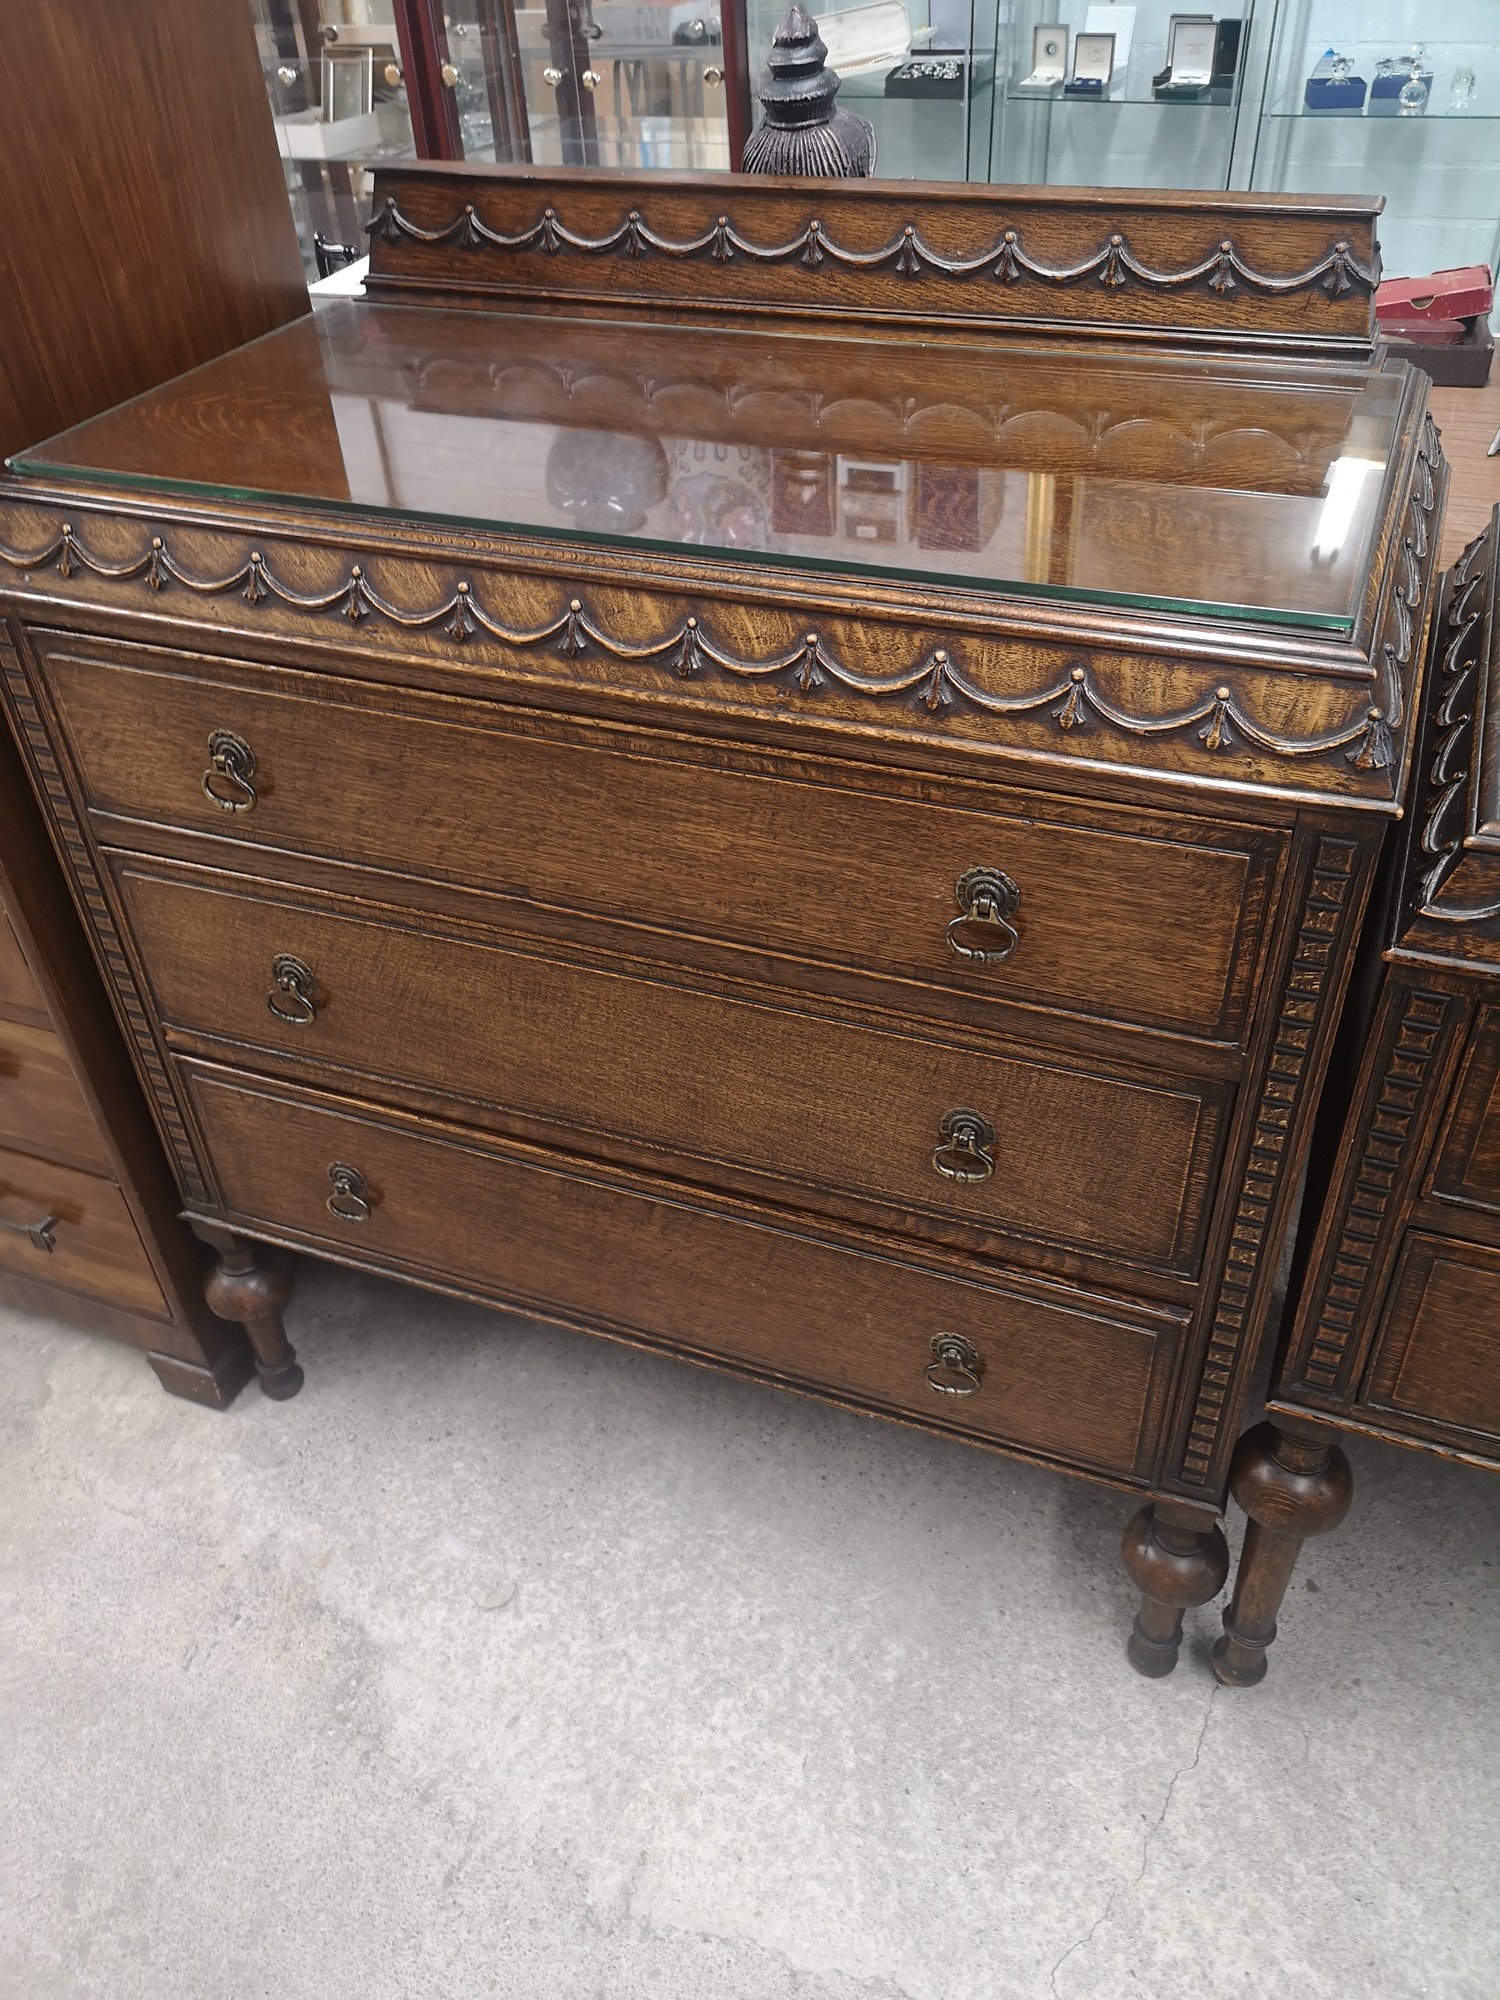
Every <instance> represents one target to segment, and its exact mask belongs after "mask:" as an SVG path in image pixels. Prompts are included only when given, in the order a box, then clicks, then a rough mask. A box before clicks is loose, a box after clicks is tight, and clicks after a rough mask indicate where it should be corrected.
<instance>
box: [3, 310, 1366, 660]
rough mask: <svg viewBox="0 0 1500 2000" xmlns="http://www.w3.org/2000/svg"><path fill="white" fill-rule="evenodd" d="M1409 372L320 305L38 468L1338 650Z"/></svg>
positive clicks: (23, 468) (44, 457) (31, 463)
mask: <svg viewBox="0 0 1500 2000" xmlns="http://www.w3.org/2000/svg"><path fill="white" fill-rule="evenodd" d="M1400 393H1401V378H1400V376H1399V375H1393V374H1381V373H1377V372H1374V371H1371V370H1369V369H1364V368H1359V367H1355V366H1349V367H1342V366H1327V365H1325V366H1324V367H1321V368H1315V369H1311V370H1309V369H1306V368H1298V367H1297V366H1296V365H1295V364H1287V363H1278V362H1254V363H1251V362H1243V361H1239V362H1234V361H1224V360H1216V359H1211V358H1206V357H1203V356H1185V355H1165V354H1164V355H1161V356H1152V357H1144V358H1142V357H1121V356H1118V355H1114V356H1111V355H1105V354H1087V355H1085V354H1080V353H1078V352H1077V351H1073V352H1071V353H1059V352H1057V351H1056V350H1051V351H1049V350H1044V349H1041V348H1028V349H1017V348H1013V347H1011V348H1007V347H1002V346H998V345H996V344H995V343H993V342H985V341H983V340H981V339H979V338H977V337H975V338H972V339H970V338H962V339H959V338H954V337H952V336H948V337H946V338H944V339H942V340H923V339H921V338H920V337H915V336H911V335H903V336H901V337H896V336H890V337H882V338H879V339H877V338H874V337H871V336H868V335H867V336H865V337H863V338H861V337H858V336H856V335H850V334H840V333H836V332H816V333H812V332H808V331H806V330H797V331H788V332H780V331H775V330H772V331H762V330H747V329H745V328H743V327H738V328H730V327H726V326H722V325H707V326H703V325H694V324H683V323H681V322H679V323H677V324H674V325H671V326H667V325H658V324H652V323H644V322H641V321H633V322H629V323H626V322H621V321H607V320H599V319H566V318H547V317H540V316H538V317H532V316H527V315H522V314H519V313H474V312H450V311H446V310H428V309H426V308H415V307H397V306H379V305H372V304H362V303H356V302H353V301H350V302H345V303H339V304H337V305H333V306H330V307H329V308H328V309H326V310H325V311H322V312H320V313H318V314H316V315H314V316H310V317H309V318H307V319H303V320H299V321H297V322H296V323H295V324H293V325H291V326H288V327H283V328H282V329H281V330H280V331H279V332H277V333H273V334H268V335H267V336H266V337H265V338H264V339H262V340H259V341H256V342H254V343H253V344H252V345H250V346H248V347H243V348H241V349H239V350H238V351H237V352H236V353H234V354H230V355H226V356H225V357H224V358H223V359H222V360H219V361H213V362H210V363H208V364H207V365H206V366H205V367H202V368H199V369H196V370H194V371H193V373H191V374H189V375H184V376H181V377H179V379H178V380H177V381H175V382H171V383H168V384H167V385H166V386H165V387H163V388H160V389H157V390H153V391H152V392H151V393H150V394H149V395H146V396H142V397H140V398H138V399H137V400H136V401H135V402H132V403H126V404H123V405H122V406H121V407H120V408H119V409H117V410H112V411H110V412H108V413H107V414H106V415H104V416H102V417H96V418H94V419H93V420H92V421H90V422H88V423H85V424H80V425H79V426H78V427H77V428H76V429H74V430H71V431H68V432H66V433H64V435H63V436H61V437H57V438H53V439H51V440H50V441H49V442H48V443H46V444H42V445H37V446H36V447H34V448H33V449H32V450H30V451H27V452H23V453H22V454H21V455H20V456H19V457H18V458H17V459H15V460H14V461H13V468H14V470H16V471H17V472H20V473H38V474H41V473H46V474H50V475H54V476H56V475H61V476H63V477H65V478H66V477H83V476H102V477H104V478H106V479H108V480H110V481H111V482H118V483H124V484H127V485H132V486H138V487H144V488H149V489H153V490H162V491H173V492H179V491H181V492H194V493H202V492H203V491H205V490H207V491H209V492H212V493H215V494H218V495H222V496H225V497H228V498H231V499H235V498H252V499H260V498H269V499H280V500H286V501H292V502H296V503H299V504H310V505H313V506H317V507H328V508H333V509H362V510H370V509H376V510H380V511H384V512H390V513H397V514H403V515H418V516H424V517H427V518H430V519H434V520H444V521H450V522H461V523H463V524H464V525H466V526H471V527H477V528H494V529H509V530H520V531H522V532H524V533H539V534H543V535H559V536H569V537H573V538H580V537H581V538H593V539H596V540H599V541H603V542H609V543H616V544H619V543H636V544H640V545H649V546H651V547H653V548H680V547H693V548H698V549H709V550H717V551H721V552H723V553H725V554H731V555H734V556H737V557H740V558H744V559H748V560H763V561H766V562H770V563H776V564H782V565H794V566H801V567H818V568H840V569H845V570H853V571H856V572H859V573H862V574H866V575H876V576H879V575H886V576H902V577H912V578H923V577H931V578H936V579H943V580H951V581H953V582H955V583H962V584H965V585H969V586H977V587H985V588H992V589H1003V590H1007V591H1019V592H1023V593H1025V594H1029V595H1041V596H1049V597H1065V598H1078V597H1084V598H1088V599H1091V600H1095V601H1104V602H1107V603H1115V604H1129V605H1137V606H1147V607H1156V608H1163V609H1168V610H1173V609H1182V610H1193V611H1198V612H1207V613H1210V614H1217V615H1222V616H1240V617H1243V616H1246V615H1249V616H1253V617H1257V618H1266V617H1270V618H1274V619H1280V620H1283V621H1290V622H1293V623H1296V624H1300V625H1312V626H1316V627H1320V628H1323V629H1333V630H1343V629H1347V628H1348V626H1349V624H1350V622H1351V617H1352V613H1353V610H1354V606H1355V604H1356V601H1357V598H1358V593H1359V588H1360V584H1361V582H1362V579H1363V574H1364V569H1365V564H1366V562H1367V560H1368V551H1369V548H1370V544H1371V539H1372V535H1373V531H1374V525H1375V522H1376V519H1377V516H1378V514H1379V511H1380V500H1381V494H1382V489H1383V486H1384V476H1385V473H1386V470H1387V461H1388V459H1389V455H1390V451H1391V447H1392V440H1393V437H1394V433H1395V425H1396V420H1397V407H1398V403H1399V399H1400Z"/></svg>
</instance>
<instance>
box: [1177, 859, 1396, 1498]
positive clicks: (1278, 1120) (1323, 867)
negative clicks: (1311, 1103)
mask: <svg viewBox="0 0 1500 2000" xmlns="http://www.w3.org/2000/svg"><path fill="white" fill-rule="evenodd" d="M1359 854H1360V849H1359V847H1358V845H1357V844H1356V843H1355V842H1353V841H1349V840H1340V839H1336V838H1334V837H1333V836H1331V835H1325V836H1323V837H1322V838H1320V839H1319V841H1318V844H1317V848H1316V851H1315V853H1314V856H1313V861H1312V867H1311V872H1310V879H1309V881H1308V885H1307V891H1306V895H1305V898H1304V901H1303V905H1302V912H1301V919H1300V922H1299V925H1298V930H1297V939H1296V944H1295V946H1294V948H1293V952H1292V961H1291V966H1290V968H1289V970H1288V973H1287V977H1286V983H1285V985H1284V986H1283V988H1282V993H1281V1004H1280V1008H1279V1011H1278V1014H1277V1020H1276V1028H1275V1032H1274V1034H1273V1036H1272V1042H1271V1048H1270V1052H1269V1054H1268V1056H1267V1060H1266V1067H1265V1077H1264V1081H1263V1083H1262V1085H1261V1094H1260V1101H1259V1103H1258V1104H1257V1106H1256V1111H1255V1125H1254V1129H1253V1132H1252V1134H1251V1139H1250V1150H1249V1154H1248V1157H1247V1159H1246V1161H1245V1167H1244V1172H1243V1175H1242V1177H1241V1181H1240V1188H1239V1193H1238V1196H1237V1198H1236V1201H1235V1209H1234V1219H1233V1222H1232V1224H1231V1227H1230V1232H1229V1245H1228V1250H1227V1253H1226V1256H1225V1267H1224V1276H1223V1278H1222V1280H1221V1281H1220V1285H1219V1294H1218V1297H1217V1299H1216V1300H1215V1302H1214V1315H1213V1321H1212V1324H1211V1326H1210V1328H1209V1337H1208V1349H1207V1352H1206V1354H1205V1355H1204V1359H1203V1367H1202V1370H1201V1372H1200V1375H1199V1386H1198V1394H1197V1399H1196V1401H1195V1403H1194V1407H1193V1413H1192V1417H1191V1420H1190V1422H1189V1425H1188V1435H1187V1441H1186V1443H1185V1444H1184V1446H1183V1451H1182V1458H1181V1463H1180V1465H1179V1467H1178V1474H1179V1476H1180V1477H1181V1479H1182V1480H1183V1481H1184V1482H1185V1483H1186V1484H1188V1485H1190V1486H1207V1485H1208V1484H1209V1483H1210V1481H1211V1478H1212V1475H1213V1467H1214V1461H1215V1458H1216V1457H1217V1455H1218V1452H1219V1448H1220V1445H1221V1443H1222V1441H1223V1429H1224V1420H1225V1417H1226V1414H1227V1413H1228V1410H1229V1407H1230V1402H1231V1391H1232V1389H1233V1385H1234V1377H1235V1370H1236V1365H1237V1363H1238V1361H1239V1358H1240V1351H1241V1348H1242V1346H1243V1344H1244V1340H1245V1334H1246V1329H1247V1325H1248V1322H1249V1318H1250V1311H1251V1305H1252V1299H1253V1294H1254V1291H1255V1285H1256V1280H1257V1278H1258V1276H1259V1275H1260V1272H1261V1267H1262V1262H1263V1259H1264V1257H1265V1254H1266V1252H1267V1250H1268V1248H1274V1245H1272V1244H1271V1243H1270V1240H1269V1231H1270V1226H1271V1218H1272V1213H1273V1211H1274V1209H1275V1206H1276V1200H1277V1196H1278V1194H1279V1192H1280V1189H1281V1186H1282V1183H1283V1181H1284V1179H1285V1177H1286V1171H1287V1158H1288V1153H1289V1151H1290V1148H1291V1144H1292V1135H1293V1133H1294V1131H1295V1129H1296V1126H1297V1122H1298V1115H1299V1112H1300V1110H1301V1106H1302V1101H1303V1098H1304V1096H1305V1094H1306V1091H1307V1083H1308V1075H1309V1072H1310V1069H1311V1066H1312V1057H1313V1050H1314V1046H1315V1044H1316V1042H1317V1039H1318V1031H1319V1027H1320V1025H1321V1022H1322V1019H1323V1016H1324V1014H1325V1011H1326V1008H1327V1002H1328V990H1329V977H1330V972H1331V969H1332V967H1333V965H1334V962H1335V959H1336V950H1335V947H1336V945H1337V943H1338V939H1339V933H1340V930H1341V928H1342V926H1343V923H1344V918H1345V911H1346V908H1347V905H1348V901H1349V892H1350V889H1351V887H1352V886H1353V883H1354V880H1355V867H1356V863H1357V861H1358V858H1359Z"/></svg>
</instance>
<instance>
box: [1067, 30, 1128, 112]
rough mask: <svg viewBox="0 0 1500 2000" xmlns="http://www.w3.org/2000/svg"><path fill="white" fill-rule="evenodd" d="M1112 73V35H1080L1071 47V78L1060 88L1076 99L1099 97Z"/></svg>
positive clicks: (1106, 88) (1107, 85)
mask: <svg viewBox="0 0 1500 2000" xmlns="http://www.w3.org/2000/svg"><path fill="white" fill-rule="evenodd" d="M1114 71H1115V38H1114V36H1113V35H1080V36H1079V37H1078V38H1077V40H1076V41H1075V42H1074V44H1073V74H1072V76H1071V77H1070V78H1069V79H1068V81H1067V82H1066V83H1065V84H1064V85H1063V89H1064V91H1065V92H1066V93H1067V94H1068V95H1070V96H1075V97H1102V96H1103V95H1104V93H1105V91H1106V90H1108V88H1109V80H1110V78H1111V77H1112V76H1113V75H1114Z"/></svg>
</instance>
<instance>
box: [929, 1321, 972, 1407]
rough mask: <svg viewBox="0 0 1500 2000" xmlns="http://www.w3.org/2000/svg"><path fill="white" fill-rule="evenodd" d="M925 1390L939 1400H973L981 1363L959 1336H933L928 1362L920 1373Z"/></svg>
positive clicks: (965, 1341)
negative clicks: (961, 1397) (924, 1376)
mask: <svg viewBox="0 0 1500 2000" xmlns="http://www.w3.org/2000/svg"><path fill="white" fill-rule="evenodd" d="M923 1372H924V1374H925V1375H926V1377H927V1386H928V1388H929V1389H934V1390H936V1392H937V1393H938V1395H940V1396H977V1395H978V1394H979V1390H980V1386H981V1384H980V1378H981V1376H982V1375H983V1374H984V1363H983V1362H982V1361H981V1360H980V1358H979V1349H978V1348H977V1347H976V1346H975V1345H974V1343H973V1341H972V1340H968V1339H966V1338H965V1337H964V1335H963V1334H961V1333H935V1334H934V1335H933V1336H932V1359H931V1360H930V1361H929V1362H928V1364H927V1366H926V1368H925V1370H924V1371H923Z"/></svg>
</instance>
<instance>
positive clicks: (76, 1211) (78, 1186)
mask: <svg viewBox="0 0 1500 2000" xmlns="http://www.w3.org/2000/svg"><path fill="white" fill-rule="evenodd" d="M0 1270H5V1271H10V1272H12V1273H13V1274H14V1275H15V1276H16V1277H18V1278H31V1279H33V1280H35V1281H36V1282H37V1283H40V1284H47V1285H59V1286H61V1287H62V1289H63V1290H64V1291H69V1292H83V1293H85V1294H86V1295H87V1296H88V1297H89V1298H94V1299H103V1300H104V1301H105V1302H106V1303H107V1304H109V1305H114V1306H121V1307H123V1308H124V1309H125V1310H126V1311H127V1312H140V1313H152V1314H156V1315H158V1316H160V1317H163V1318H164V1317H165V1316H166V1311H167V1305H166V1300H165V1299H164V1298H163V1297H162V1292H161V1287H160V1285H159V1284H158V1283H157V1281H156V1275H155V1273H154V1272H153V1271H152V1269H151V1263H150V1259H149V1258H148V1257H147V1255H146V1252H145V1250H144V1248H143V1247H142V1244H141V1239H140V1237H139V1235H138V1234H137V1232H136V1227H135V1223H134V1221H133V1220H132V1219H131V1214H130V1210H129V1209H128V1208H127V1207H126V1205H125V1197H124V1196H123V1195H122V1194H121V1192H120V1190H119V1189H118V1188H117V1187H116V1186H115V1185H114V1183H113V1182H112V1181H104V1180H99V1179H97V1178H96V1177H95V1176H94V1175H92V1174H84V1173H78V1172H76V1171H75V1170H74V1169H73V1168H72V1167H59V1166H55V1165H53V1164H52V1163H51V1162H49V1161H46V1160H35V1159H30V1158H28V1157H27V1156H26V1155H25V1154H22V1153H13V1152H10V1151H8V1150H5V1149H3V1148H0Z"/></svg>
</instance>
